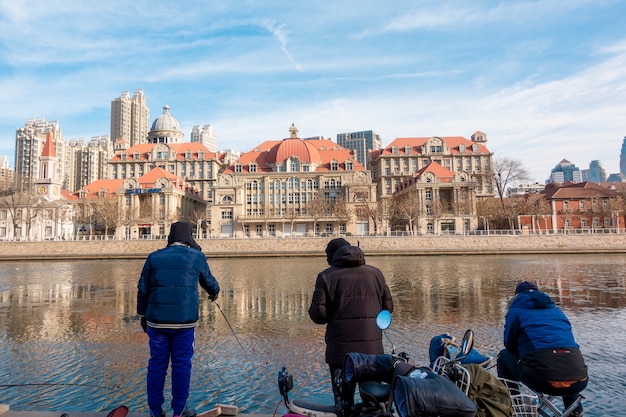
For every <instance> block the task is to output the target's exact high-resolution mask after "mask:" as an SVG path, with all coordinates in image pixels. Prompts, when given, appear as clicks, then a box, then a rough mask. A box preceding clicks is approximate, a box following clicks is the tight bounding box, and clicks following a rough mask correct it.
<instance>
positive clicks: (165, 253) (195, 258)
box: [137, 222, 220, 417]
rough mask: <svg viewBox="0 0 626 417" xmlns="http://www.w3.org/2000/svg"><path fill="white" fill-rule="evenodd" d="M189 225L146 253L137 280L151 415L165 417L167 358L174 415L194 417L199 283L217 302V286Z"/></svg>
mask: <svg viewBox="0 0 626 417" xmlns="http://www.w3.org/2000/svg"><path fill="white" fill-rule="evenodd" d="M191 232H192V228H191V224H189V223H186V222H176V223H173V224H172V225H171V227H170V234H169V236H168V239H167V246H166V247H165V248H163V249H159V250H157V251H155V252H152V253H151V254H150V255H148V258H147V259H146V262H145V264H144V266H143V270H142V271H141V276H140V278H139V284H138V285H137V314H138V315H139V317H140V321H141V327H142V328H143V330H144V332H146V333H147V334H148V337H149V338H150V360H149V362H148V375H147V378H146V389H147V394H148V407H149V408H150V413H151V415H152V417H165V412H164V411H163V403H164V401H165V399H164V396H163V389H164V386H165V377H166V375H167V370H168V368H169V365H170V362H171V366H172V402H171V407H172V411H173V415H174V417H193V416H195V415H196V413H195V411H193V410H192V409H189V408H187V399H188V398H189V384H190V379H191V357H192V356H193V352H194V340H195V326H196V322H197V321H198V304H199V290H198V284H200V286H201V287H202V288H203V289H204V290H205V291H206V292H207V293H208V298H209V300H211V301H215V300H216V299H217V296H218V294H219V292H220V286H219V284H218V282H217V280H216V279H215V277H214V276H213V274H212V273H211V270H210V269H209V265H208V264H207V261H206V257H205V255H204V254H203V253H202V249H201V248H200V246H199V245H198V244H197V243H196V242H195V240H194V239H193V237H192V235H191Z"/></svg>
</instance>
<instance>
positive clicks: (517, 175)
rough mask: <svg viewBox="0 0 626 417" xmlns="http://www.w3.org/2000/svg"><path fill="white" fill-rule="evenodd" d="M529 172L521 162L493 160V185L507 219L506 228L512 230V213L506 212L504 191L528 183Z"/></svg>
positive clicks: (498, 158) (501, 158) (508, 159)
mask: <svg viewBox="0 0 626 417" xmlns="http://www.w3.org/2000/svg"><path fill="white" fill-rule="evenodd" d="M530 178H531V176H530V171H528V169H526V168H525V167H524V165H523V164H522V162H521V161H519V160H517V159H511V158H507V157H496V158H493V184H494V186H495V188H496V193H497V197H498V198H499V199H500V205H501V207H502V212H503V214H504V216H505V217H506V218H507V219H508V224H509V225H508V228H509V229H512V228H513V217H514V213H512V212H511V210H507V207H506V205H505V203H504V198H505V193H506V189H507V188H508V187H509V186H510V185H512V184H513V183H519V182H523V181H529V180H530Z"/></svg>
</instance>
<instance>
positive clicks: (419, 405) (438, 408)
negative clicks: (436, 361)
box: [393, 368, 477, 417]
mask: <svg viewBox="0 0 626 417" xmlns="http://www.w3.org/2000/svg"><path fill="white" fill-rule="evenodd" d="M411 376H417V377H411ZM393 397H394V403H395V405H396V411H397V412H398V414H399V415H400V417H427V416H428V417H435V416H440V417H448V416H449V417H474V416H475V415H476V412H477V408H476V404H474V403H473V402H472V400H470V399H469V398H468V397H467V396H466V395H465V394H464V393H463V391H461V390H460V389H459V388H458V387H457V386H456V385H454V383H453V382H452V381H450V380H449V379H447V378H445V377H443V376H441V375H438V374H436V373H434V372H432V371H430V370H429V369H428V368H417V369H416V370H414V371H413V372H411V373H409V375H407V376H397V377H396V378H395V379H394V380H393Z"/></svg>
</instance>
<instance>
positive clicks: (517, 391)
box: [498, 378, 539, 417]
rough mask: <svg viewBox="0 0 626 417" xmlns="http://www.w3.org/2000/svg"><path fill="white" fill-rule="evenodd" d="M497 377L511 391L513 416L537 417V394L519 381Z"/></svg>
mask: <svg viewBox="0 0 626 417" xmlns="http://www.w3.org/2000/svg"><path fill="white" fill-rule="evenodd" d="M498 379H499V380H500V381H501V382H502V383H503V384H504V385H506V387H507V388H508V389H509V392H510V393H511V403H512V405H513V417H539V410H538V409H539V398H538V397H537V394H535V393H534V392H533V391H532V390H531V389H530V388H528V387H527V386H526V385H524V384H522V383H520V382H517V381H511V380H509V379H504V378H498Z"/></svg>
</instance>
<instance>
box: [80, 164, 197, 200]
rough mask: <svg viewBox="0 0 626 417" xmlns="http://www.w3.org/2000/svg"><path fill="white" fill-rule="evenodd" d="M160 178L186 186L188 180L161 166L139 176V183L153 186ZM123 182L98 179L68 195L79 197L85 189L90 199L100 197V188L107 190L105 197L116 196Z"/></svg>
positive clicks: (146, 186) (121, 180) (143, 185)
mask: <svg viewBox="0 0 626 417" xmlns="http://www.w3.org/2000/svg"><path fill="white" fill-rule="evenodd" d="M159 178H167V179H168V180H170V181H172V182H177V183H178V184H180V185H181V186H186V182H185V180H184V179H183V178H181V177H179V176H177V175H174V174H172V173H171V172H168V171H166V170H164V169H163V168H160V167H155V168H152V169H151V170H150V171H148V172H147V173H146V174H144V175H142V176H141V177H139V178H137V182H139V185H141V187H143V188H152V187H153V186H154V184H155V183H156V181H157V180H158V179H159ZM123 183H124V179H115V180H96V181H94V182H92V183H91V184H87V185H86V186H84V187H83V188H82V189H81V190H78V191H76V192H74V193H72V194H70V195H69V196H68V199H70V200H77V199H79V198H80V192H81V191H83V190H84V191H86V192H87V194H86V196H85V198H87V199H88V200H89V199H97V198H99V193H100V190H105V191H106V195H105V198H114V197H115V195H116V192H117V190H119V189H120V188H121V187H122V184H123Z"/></svg>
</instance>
